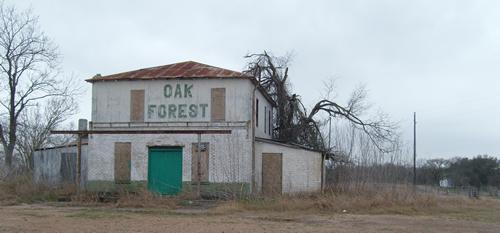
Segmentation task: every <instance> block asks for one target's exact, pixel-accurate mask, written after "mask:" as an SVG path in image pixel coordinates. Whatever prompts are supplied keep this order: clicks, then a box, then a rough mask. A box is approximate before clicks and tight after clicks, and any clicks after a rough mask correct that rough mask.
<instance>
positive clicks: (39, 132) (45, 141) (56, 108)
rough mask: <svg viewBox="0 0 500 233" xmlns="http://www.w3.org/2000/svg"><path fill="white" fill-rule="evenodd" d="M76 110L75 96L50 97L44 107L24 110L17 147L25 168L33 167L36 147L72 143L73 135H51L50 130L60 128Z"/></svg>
mask: <svg viewBox="0 0 500 233" xmlns="http://www.w3.org/2000/svg"><path fill="white" fill-rule="evenodd" d="M76 110H77V105H76V103H75V102H74V100H73V98H58V97H55V98H51V99H49V100H48V101H47V103H46V104H45V107H44V108H42V107H41V106H39V105H37V106H36V107H34V108H32V109H29V110H28V111H24V112H23V114H22V115H21V120H20V122H19V124H18V134H17V144H16V149H17V151H18V152H19V155H20V159H21V163H22V165H23V167H24V168H26V169H30V170H31V169H33V154H34V152H35V150H36V149H39V148H42V147H46V146H59V145H62V144H68V143H70V140H71V137H63V138H61V137H60V136H57V135H51V133H50V131H51V130H54V129H56V128H60V127H61V124H62V123H63V122H64V121H65V120H66V119H67V118H68V117H69V116H71V115H73V114H75V113H76Z"/></svg>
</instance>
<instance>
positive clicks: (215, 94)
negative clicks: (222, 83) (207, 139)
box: [211, 88, 226, 121]
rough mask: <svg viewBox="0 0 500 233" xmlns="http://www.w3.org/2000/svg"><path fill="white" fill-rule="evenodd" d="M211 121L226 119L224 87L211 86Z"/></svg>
mask: <svg viewBox="0 0 500 233" xmlns="http://www.w3.org/2000/svg"><path fill="white" fill-rule="evenodd" d="M211 112H212V121H225V120H226V88H212V108H211Z"/></svg>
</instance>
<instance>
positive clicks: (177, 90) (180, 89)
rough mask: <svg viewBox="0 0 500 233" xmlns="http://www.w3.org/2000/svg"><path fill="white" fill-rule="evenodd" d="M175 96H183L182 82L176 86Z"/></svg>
mask: <svg viewBox="0 0 500 233" xmlns="http://www.w3.org/2000/svg"><path fill="white" fill-rule="evenodd" d="M174 98H182V88H181V85H180V84H177V85H176V86H175V94H174Z"/></svg>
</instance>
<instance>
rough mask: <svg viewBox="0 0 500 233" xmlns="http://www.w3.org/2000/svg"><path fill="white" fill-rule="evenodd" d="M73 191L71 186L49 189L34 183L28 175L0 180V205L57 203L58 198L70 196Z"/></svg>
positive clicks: (46, 186)
mask: <svg viewBox="0 0 500 233" xmlns="http://www.w3.org/2000/svg"><path fill="white" fill-rule="evenodd" d="M74 191H75V188H74V186H73V185H64V186H62V187H58V188H50V187H49V186H48V185H45V184H42V183H36V182H34V181H33V180H32V178H31V176H30V175H21V176H14V177H10V178H9V179H4V180H0V204H2V205H12V204H17V203H34V202H46V201H57V200H58V197H61V196H65V195H66V196H68V195H71V194H72V193H74Z"/></svg>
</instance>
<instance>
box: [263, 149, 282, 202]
mask: <svg viewBox="0 0 500 233" xmlns="http://www.w3.org/2000/svg"><path fill="white" fill-rule="evenodd" d="M282 180H283V155H282V154H281V153H262V193H263V194H264V195H280V194H281V192H282V187H283V182H282Z"/></svg>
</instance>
